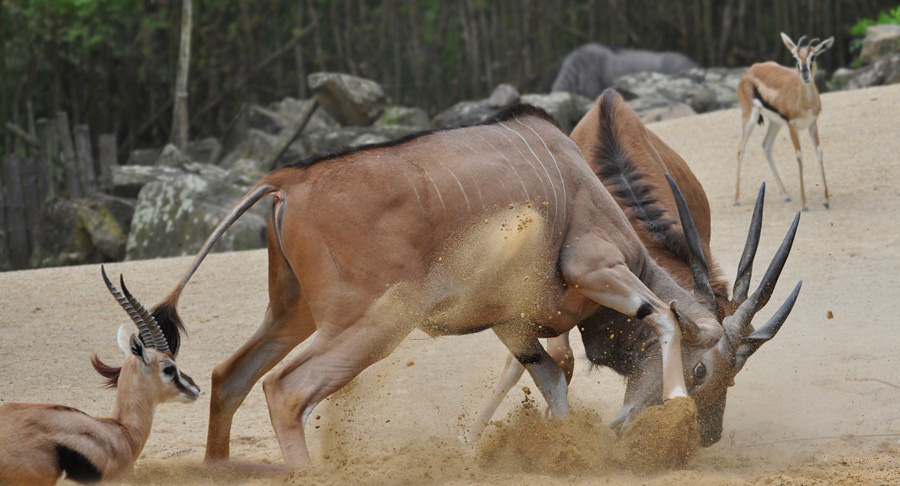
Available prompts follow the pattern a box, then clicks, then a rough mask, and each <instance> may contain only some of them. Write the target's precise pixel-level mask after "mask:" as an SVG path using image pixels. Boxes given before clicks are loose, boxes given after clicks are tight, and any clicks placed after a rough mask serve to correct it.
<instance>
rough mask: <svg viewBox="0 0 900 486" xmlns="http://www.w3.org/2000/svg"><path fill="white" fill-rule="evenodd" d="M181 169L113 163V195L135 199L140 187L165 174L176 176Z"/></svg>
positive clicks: (111, 190)
mask: <svg viewBox="0 0 900 486" xmlns="http://www.w3.org/2000/svg"><path fill="white" fill-rule="evenodd" d="M181 173H182V171H181V170H179V169H176V168H174V167H156V166H147V165H115V166H113V168H112V188H111V189H110V192H111V193H112V195H114V196H118V197H124V198H129V199H135V198H137V196H138V193H139V192H141V189H142V188H143V187H144V186H145V185H147V184H149V183H151V182H154V181H158V180H160V179H162V178H164V177H166V176H171V177H174V176H177V175H179V174H181Z"/></svg>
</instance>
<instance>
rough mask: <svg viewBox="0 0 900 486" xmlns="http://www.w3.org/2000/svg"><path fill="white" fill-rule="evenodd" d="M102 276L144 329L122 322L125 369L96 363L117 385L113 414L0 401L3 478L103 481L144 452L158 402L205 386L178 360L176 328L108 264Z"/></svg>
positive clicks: (183, 397)
mask: <svg viewBox="0 0 900 486" xmlns="http://www.w3.org/2000/svg"><path fill="white" fill-rule="evenodd" d="M101 274H102V275H103V281H104V282H105V283H106V286H107V288H108V289H109V291H110V293H112V295H113V297H115V299H116V301H117V302H118V303H119V305H121V306H122V308H123V309H125V311H126V312H127V313H128V315H129V316H130V317H131V319H132V320H133V321H134V323H135V325H136V326H137V328H138V335H139V336H140V337H138V335H135V334H130V333H128V331H126V330H125V326H124V325H123V326H122V327H120V328H119V336H118V341H119V348H121V350H122V352H124V353H125V361H124V362H123V363H122V367H121V368H114V367H111V366H108V365H106V364H104V363H103V362H102V361H100V359H99V358H98V357H97V355H94V357H93V358H92V359H91V364H92V365H93V366H94V369H95V370H97V372H98V373H100V374H101V375H102V376H103V377H104V378H106V382H107V385H108V386H109V387H115V388H118V390H117V393H116V406H115V409H114V410H113V416H112V417H111V418H103V419H96V418H93V417H91V416H89V415H87V414H85V413H84V412H81V411H79V410H76V409H74V408H70V407H66V406H63V405H38V404H25V403H8V404H6V405H3V406H0V444H2V446H0V484H3V485H7V484H9V485H52V484H56V482H57V480H58V479H59V478H60V477H62V476H65V477H66V478H67V479H69V480H73V481H75V482H79V483H89V482H98V481H101V480H106V479H110V478H114V477H117V476H120V475H122V474H123V473H126V472H128V471H130V470H131V469H132V467H133V465H134V461H135V460H136V459H137V457H138V456H139V455H140V454H141V450H142V449H143V448H144V444H145V443H146V442H147V438H148V437H149V436H150V427H151V425H152V423H153V412H154V410H155V408H156V405H158V404H160V403H163V402H168V401H172V400H177V401H180V402H186V403H187V402H193V401H194V400H196V399H197V397H199V396H200V389H199V388H198V387H197V385H196V384H195V383H194V380H192V379H191V377H189V376H188V375H186V374H184V373H182V372H181V371H179V369H178V364H176V363H175V354H176V353H177V352H178V341H179V340H178V330H177V328H168V329H166V328H161V327H160V325H159V324H158V323H157V321H156V319H155V318H154V317H153V316H152V315H151V314H150V313H149V312H148V311H147V310H146V309H145V308H144V307H143V306H142V305H141V303H140V302H138V300H137V299H135V298H134V297H133V296H132V295H131V294H130V293H129V292H128V289H126V288H125V282H124V280H122V279H120V280H119V281H120V284H121V286H122V290H121V292H120V291H119V290H118V289H116V287H115V286H114V285H113V284H112V282H110V281H109V278H108V277H107V276H106V271H105V270H102V267H101Z"/></svg>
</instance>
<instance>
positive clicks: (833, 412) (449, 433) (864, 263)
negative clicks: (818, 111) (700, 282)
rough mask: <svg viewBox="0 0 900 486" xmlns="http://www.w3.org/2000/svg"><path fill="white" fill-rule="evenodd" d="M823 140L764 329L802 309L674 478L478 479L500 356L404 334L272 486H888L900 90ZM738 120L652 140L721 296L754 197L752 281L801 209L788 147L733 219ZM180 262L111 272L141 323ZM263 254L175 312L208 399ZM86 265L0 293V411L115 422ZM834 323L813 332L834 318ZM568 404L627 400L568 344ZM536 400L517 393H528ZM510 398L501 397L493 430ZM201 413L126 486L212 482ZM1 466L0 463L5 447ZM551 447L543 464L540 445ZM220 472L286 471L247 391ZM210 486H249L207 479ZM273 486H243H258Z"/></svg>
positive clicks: (893, 409) (897, 470)
mask: <svg viewBox="0 0 900 486" xmlns="http://www.w3.org/2000/svg"><path fill="white" fill-rule="evenodd" d="M823 105H824V112H823V114H822V115H821V117H820V132H821V137H822V140H823V146H824V150H825V160H826V164H827V170H828V180H829V184H830V189H831V191H832V202H831V209H830V210H825V209H824V208H823V207H822V204H821V201H822V190H821V187H820V185H819V184H818V183H817V181H818V180H819V178H818V177H819V176H818V169H817V167H816V164H815V155H814V154H815V153H814V151H813V149H812V147H811V144H810V143H809V140H808V138H806V137H803V144H804V153H805V154H806V157H807V171H806V183H807V196H808V197H809V200H810V208H811V211H809V212H808V213H804V214H803V216H802V220H801V225H800V231H799V233H798V235H797V240H796V243H795V248H794V251H793V253H792V254H791V257H790V260H789V261H788V264H787V267H786V269H785V271H784V274H783V275H782V278H781V282H782V283H781V285H780V286H779V288H778V289H777V291H776V293H775V296H774V298H773V300H772V302H771V303H770V304H769V307H768V309H767V310H766V311H763V312H762V313H761V318H763V319H764V318H767V317H768V315H770V313H771V312H773V311H774V309H775V308H776V307H777V305H779V304H780V302H781V300H782V299H783V298H784V297H785V296H786V295H787V294H788V292H789V290H790V289H791V287H792V286H793V283H794V282H796V281H797V280H799V279H803V280H804V286H803V291H802V292H801V294H800V299H799V301H798V303H797V307H796V309H795V310H794V312H793V315H792V316H791V318H790V320H789V321H788V323H787V324H786V325H785V327H784V329H783V330H782V331H781V333H780V334H779V336H778V338H777V339H776V340H774V341H773V342H771V343H769V344H768V345H766V346H765V347H763V348H762V349H761V350H760V351H759V352H758V353H757V354H756V355H755V356H754V357H753V358H752V359H751V360H750V361H749V363H748V365H747V367H746V368H745V370H744V371H743V372H742V373H741V374H740V375H739V376H738V378H737V385H736V386H735V387H734V388H732V390H731V391H730V393H729V397H728V409H727V413H726V417H725V434H724V437H723V439H722V441H721V442H720V443H719V444H717V445H716V446H714V447H712V448H709V449H705V450H702V451H700V453H699V454H698V456H697V457H696V458H695V460H694V461H693V462H692V463H691V465H690V466H689V467H688V468H687V469H684V470H679V471H670V472H667V473H656V474H649V475H646V474H643V475H642V474H633V473H629V472H625V471H621V470H616V469H615V468H610V469H608V470H604V471H599V472H598V471H592V472H591V473H589V474H588V473H584V472H579V471H570V472H564V473H562V474H538V475H534V474H532V473H524V472H521V471H516V470H511V471H509V470H508V471H492V470H484V469H481V468H479V467H478V465H477V463H476V461H475V460H473V459H471V458H470V457H469V456H467V455H466V453H465V450H464V449H463V448H461V447H460V446H458V445H457V441H456V437H457V434H459V433H460V431H461V430H463V429H464V428H465V426H466V425H468V424H469V423H470V421H471V420H472V417H473V416H474V415H475V413H477V410H478V409H479V407H480V406H481V404H482V403H483V401H484V400H485V399H486V398H487V395H488V393H489V390H490V387H491V386H492V384H493V381H494V380H495V378H496V377H497V376H498V374H499V372H500V370H501V369H502V365H503V359H504V356H505V351H504V349H503V348H502V346H501V344H500V343H499V341H498V340H497V338H496V337H495V336H494V335H493V334H491V333H482V334H477V335H470V336H465V337H446V338H440V339H431V338H428V337H426V336H425V335H424V334H421V333H414V334H413V335H411V336H410V337H409V338H408V339H407V340H406V341H405V342H404V343H403V344H402V345H401V346H400V348H399V349H398V350H397V351H396V352H395V353H394V354H393V355H392V356H391V357H389V358H388V359H385V360H384V361H382V362H380V363H378V364H377V365H375V366H373V367H372V368H370V369H369V370H367V371H366V372H365V373H363V374H362V375H361V376H360V377H359V378H358V379H357V380H356V381H355V382H354V383H353V384H351V387H350V388H351V389H350V390H349V391H347V392H342V393H340V394H339V395H338V396H336V397H334V398H333V399H332V400H329V401H328V402H326V403H323V404H322V405H321V406H320V407H319V408H318V409H317V410H316V412H315V413H314V415H317V416H320V417H319V418H318V420H316V419H312V420H311V421H310V425H311V426H310V427H309V432H308V434H309V435H308V438H309V443H310V449H311V453H312V455H313V458H314V462H315V466H314V467H313V469H312V470H311V471H310V472H306V473H298V474H295V475H293V476H291V477H288V478H278V479H276V480H275V482H276V483H278V482H281V481H286V482H288V483H294V484H300V483H305V482H309V481H316V482H337V483H341V482H348V483H349V482H358V481H364V482H369V483H423V482H432V483H447V482H451V483H452V482H456V483H469V482H487V483H501V484H520V483H522V482H527V483H541V484H547V483H572V482H576V483H578V482H584V483H588V482H590V483H596V482H603V481H608V482H611V483H634V484H698V483H708V484H719V483H726V484H727V483H732V484H743V483H758V484H831V483H842V484H858V483H863V484H865V483H870V484H889V483H893V484H897V483H898V482H900V452H898V449H900V443H898V440H900V389H897V388H893V387H890V386H888V385H885V384H881V383H879V382H875V381H859V380H866V379H882V380H887V381H889V382H892V383H895V384H900V358H898V347H900V323H898V322H897V317H896V316H897V315H900V298H898V290H900V287H898V283H900V277H898V275H900V219H898V218H897V214H898V212H900V110H898V109H897V107H898V106H900V86H895V87H887V88H877V89H868V90H861V91H852V92H847V93H835V94H827V95H824V96H823ZM739 119H740V115H739V113H738V111H737V110H728V111H721V112H716V113H712V114H708V115H703V116H697V117H692V118H686V119H681V120H674V121H671V122H664V123H659V124H655V125H652V126H651V128H652V130H654V131H655V132H656V133H658V134H659V135H660V136H661V137H662V138H663V140H665V141H666V142H668V143H669V144H670V145H671V146H672V147H673V148H674V149H675V150H676V151H678V152H679V153H680V154H681V155H682V156H683V157H684V158H685V160H687V161H688V163H689V164H690V166H691V167H692V168H693V170H694V171H695V172H696V174H697V176H698V177H699V179H700V181H701V182H702V183H703V186H704V187H705V188H706V191H707V193H708V195H709V198H710V203H711V206H712V213H713V241H712V248H713V253H714V254H715V255H716V257H717V259H718V261H719V262H720V264H721V265H722V267H723V269H724V270H725V271H726V272H727V274H728V275H729V278H732V277H733V272H734V271H735V268H736V265H737V261H738V257H739V253H740V251H741V248H742V247H743V242H744V238H745V232H746V228H747V225H748V222H749V218H750V212H751V210H752V207H751V206H752V198H753V193H754V192H755V189H756V188H757V187H758V185H759V183H760V182H761V181H763V180H765V181H768V182H769V188H770V191H769V195H770V197H769V198H768V200H767V201H766V210H765V211H766V212H765V222H764V227H763V235H762V243H761V249H760V253H759V258H758V259H757V266H758V268H757V272H756V274H755V277H756V278H757V279H758V278H759V276H760V275H761V274H762V265H763V264H764V262H768V259H769V258H770V256H771V255H772V254H773V252H774V250H775V248H776V247H777V245H778V243H779V242H780V241H781V238H782V237H783V235H784V232H785V231H786V229H787V227H788V225H789V224H790V220H791V218H792V217H793V215H794V213H795V211H797V210H798V209H799V202H798V201H799V186H798V177H797V169H796V167H797V166H796V162H795V161H794V157H793V150H792V148H791V144H790V141H789V139H788V137H787V133H786V131H783V132H782V134H781V135H780V136H779V139H778V141H777V142H776V144H775V158H776V160H777V161H778V166H779V168H780V169H781V174H782V178H783V179H784V181H785V184H786V185H787V187H788V189H789V191H791V193H792V194H793V195H794V196H795V197H794V202H791V203H785V202H782V201H781V200H780V199H779V198H778V197H776V193H775V191H774V189H775V188H774V185H773V184H774V182H773V179H772V176H771V173H770V171H769V168H768V166H767V164H766V161H765V157H764V155H763V152H762V149H761V148H760V146H761V143H762V138H763V134H764V129H758V130H757V131H756V132H755V133H754V134H753V138H752V139H751V142H750V145H749V153H748V156H747V160H746V161H745V164H744V167H745V168H744V174H743V176H744V177H743V182H744V188H745V189H744V191H745V195H744V196H743V205H741V206H740V207H732V205H731V198H732V194H733V190H734V171H735V160H734V159H735V152H736V147H737V144H738V141H739V130H740V129H739ZM188 262H189V258H177V259H164V260H155V261H141V262H130V263H122V264H114V265H111V270H112V272H115V273H118V272H123V273H124V274H125V275H126V279H127V280H128V282H129V287H130V288H131V290H132V291H133V292H135V294H136V295H137V296H138V297H139V298H141V299H142V300H143V301H144V302H145V304H148V305H150V304H153V303H155V301H156V300H157V299H158V298H160V297H162V296H163V295H164V294H165V292H166V291H167V290H168V289H169V288H170V287H171V286H172V285H173V284H174V283H175V282H176V280H177V279H178V277H179V276H180V275H181V273H182V272H183V271H184V269H185V268H186V267H187V265H188ZM265 265H266V261H265V253H264V251H250V252H240V253H231V254H219V255H213V256H211V257H209V258H208V259H207V261H206V262H205V264H204V265H203V266H202V267H201V269H200V271H199V272H198V273H197V275H196V276H195V278H194V279H193V281H192V282H191V285H190V286H189V287H188V289H187V291H186V293H185V294H184V296H183V297H182V299H181V313H182V316H183V317H184V319H185V322H186V324H187V326H188V329H189V332H190V335H189V336H188V338H187V339H186V342H185V343H184V345H183V348H182V352H181V355H180V357H179V362H180V364H181V367H182V369H183V370H184V371H185V372H187V373H189V374H191V375H193V376H194V378H195V379H196V380H197V382H198V383H199V384H200V386H201V387H202V388H203V389H204V390H209V376H210V372H211V370H212V367H213V366H214V365H215V364H217V363H219V362H220V361H222V360H224V359H225V358H226V357H227V356H228V355H229V354H230V353H231V352H233V351H234V350H235V349H237V347H238V346H239V345H240V344H241V343H242V342H243V341H244V340H245V339H247V338H248V337H249V336H250V334H251V333H252V332H253V330H254V329H255V327H256V325H257V323H258V322H259V321H260V319H261V317H262V315H263V312H264V309H265V305H266V287H265V283H266V280H265V278H266V271H265ZM99 273H100V270H99V266H87V267H73V268H60V269H47V270H36V271H27V272H11V273H4V274H0V296H2V297H0V403H3V402H10V401H22V402H56V403H64V404H67V405H71V406H75V407H78V408H80V409H82V410H84V411H86V412H88V413H91V414H100V415H102V414H106V413H108V412H109V411H110V410H111V408H112V402H113V392H111V391H107V390H103V389H101V388H100V384H101V379H100V378H99V376H97V375H96V374H95V373H94V372H93V370H92V369H91V367H90V364H89V362H88V358H89V356H90V354H91V353H92V352H97V353H99V354H100V356H101V357H102V358H104V359H105V360H107V361H109V362H113V363H115V362H117V361H118V360H119V359H120V353H119V351H118V349H117V348H116V345H115V331H116V327H117V325H118V324H119V323H121V322H123V317H125V316H124V314H123V313H122V312H121V310H119V309H118V308H117V306H116V305H115V304H114V302H113V301H112V299H111V298H110V296H109V295H108V294H107V292H106V290H105V288H104V287H103V284H102V282H101V280H100V276H99ZM829 311H831V312H832V313H833V316H834V317H833V318H827V317H826V316H827V314H828V312H829ZM576 346H577V348H576V356H577V357H578V359H579V361H578V364H577V368H576V375H575V378H574V381H573V385H572V388H571V392H570V396H571V397H572V401H573V403H574V404H575V405H576V406H577V407H581V408H588V409H591V410H594V411H596V412H598V413H599V414H600V415H601V416H602V417H603V418H604V419H605V420H606V421H608V420H610V419H611V418H612V417H613V415H614V413H615V412H616V411H617V409H618V406H619V405H620V404H621V401H622V395H623V390H624V386H623V382H622V379H621V378H618V377H617V376H615V375H614V374H613V373H611V372H609V371H608V370H601V371H589V370H588V366H587V362H586V359H585V358H584V352H583V350H582V349H581V346H580V342H578V343H576ZM523 385H529V386H531V387H532V389H534V387H533V385H531V383H530V382H527V381H525V382H523ZM522 399H523V392H522V391H521V390H520V389H516V390H514V391H513V392H512V393H511V394H510V397H509V398H508V399H507V401H506V402H505V403H504V405H503V407H502V408H501V410H500V416H501V417H502V416H504V415H507V414H509V413H510V411H512V410H514V409H515V408H516V406H517V404H518V403H520V402H521V401H522ZM208 405H209V404H208V396H204V397H202V398H201V399H200V400H199V401H198V403H195V404H193V405H177V404H173V405H165V406H163V407H161V408H160V409H159V410H158V412H157V417H156V422H155V425H154V429H153V434H152V435H151V437H150V440H149V442H148V444H147V446H146V449H145V451H144V453H143V455H142V457H141V459H140V461H139V462H138V465H137V475H138V477H137V479H135V481H136V482H139V483H147V482H156V483H160V484H165V483H169V482H196V483H198V484H201V483H205V482H209V480H210V478H208V477H205V476H204V474H205V473H204V472H202V471H198V470H197V467H196V464H197V463H198V462H199V461H200V460H201V458H202V456H203V447H204V444H205V436H206V425H207V423H206V422H207V409H208ZM0 447H2V445H0ZM547 447H548V448H550V447H552V445H547ZM232 454H233V456H234V457H236V458H242V459H248V460H254V461H268V462H278V461H280V451H279V449H278V444H277V442H276V440H275V437H274V434H273V432H272V429H271V427H270V424H269V418H268V412H267V409H266V405H265V400H264V397H263V393H262V390H261V386H260V385H257V386H256V387H255V388H254V390H253V392H252V393H251V394H250V396H249V397H248V398H247V400H246V402H245V403H244V405H243V407H242V408H241V409H240V410H239V411H238V414H237V416H236V417H235V421H234V429H233V436H232ZM213 479H215V480H216V481H225V480H234V481H245V480H243V479H241V478H237V477H233V476H227V475H220V476H218V477H216V476H213ZM269 481H270V480H259V479H257V480H253V482H261V483H268V482H269Z"/></svg>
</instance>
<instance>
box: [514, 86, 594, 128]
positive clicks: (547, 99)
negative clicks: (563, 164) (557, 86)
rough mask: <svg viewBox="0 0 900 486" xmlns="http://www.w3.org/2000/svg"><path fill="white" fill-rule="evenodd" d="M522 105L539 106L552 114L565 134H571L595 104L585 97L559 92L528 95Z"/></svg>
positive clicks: (522, 100) (521, 100) (523, 96)
mask: <svg viewBox="0 0 900 486" xmlns="http://www.w3.org/2000/svg"><path fill="white" fill-rule="evenodd" d="M519 101H520V102H521V103H525V104H529V105H534V106H537V107H538V108H542V109H543V110H544V111H546V112H547V113H549V114H550V116H552V117H553V118H554V119H555V120H556V121H557V123H559V126H560V128H562V130H563V131H564V132H565V133H569V132H571V131H572V129H573V128H575V125H577V124H578V122H579V121H580V120H581V117H583V116H584V114H585V113H587V112H588V110H590V109H591V106H592V105H593V102H592V101H591V100H589V99H588V98H585V97H584V96H581V95H578V94H575V93H567V92H563V91H557V92H554V93H548V94H526V95H522V97H521V98H520V99H519Z"/></svg>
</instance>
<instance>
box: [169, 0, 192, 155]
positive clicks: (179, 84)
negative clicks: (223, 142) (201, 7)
mask: <svg viewBox="0 0 900 486" xmlns="http://www.w3.org/2000/svg"><path fill="white" fill-rule="evenodd" d="M193 11H194V9H193V2H192V0H181V44H180V45H179V47H178V73H177V74H176V77H175V108H174V109H173V110H172V134H171V140H172V143H173V144H174V145H175V146H176V147H178V150H181V151H182V152H183V151H184V150H185V149H187V144H188V125H189V118H188V72H189V71H190V65H191V29H192V26H193V16H194V13H193Z"/></svg>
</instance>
